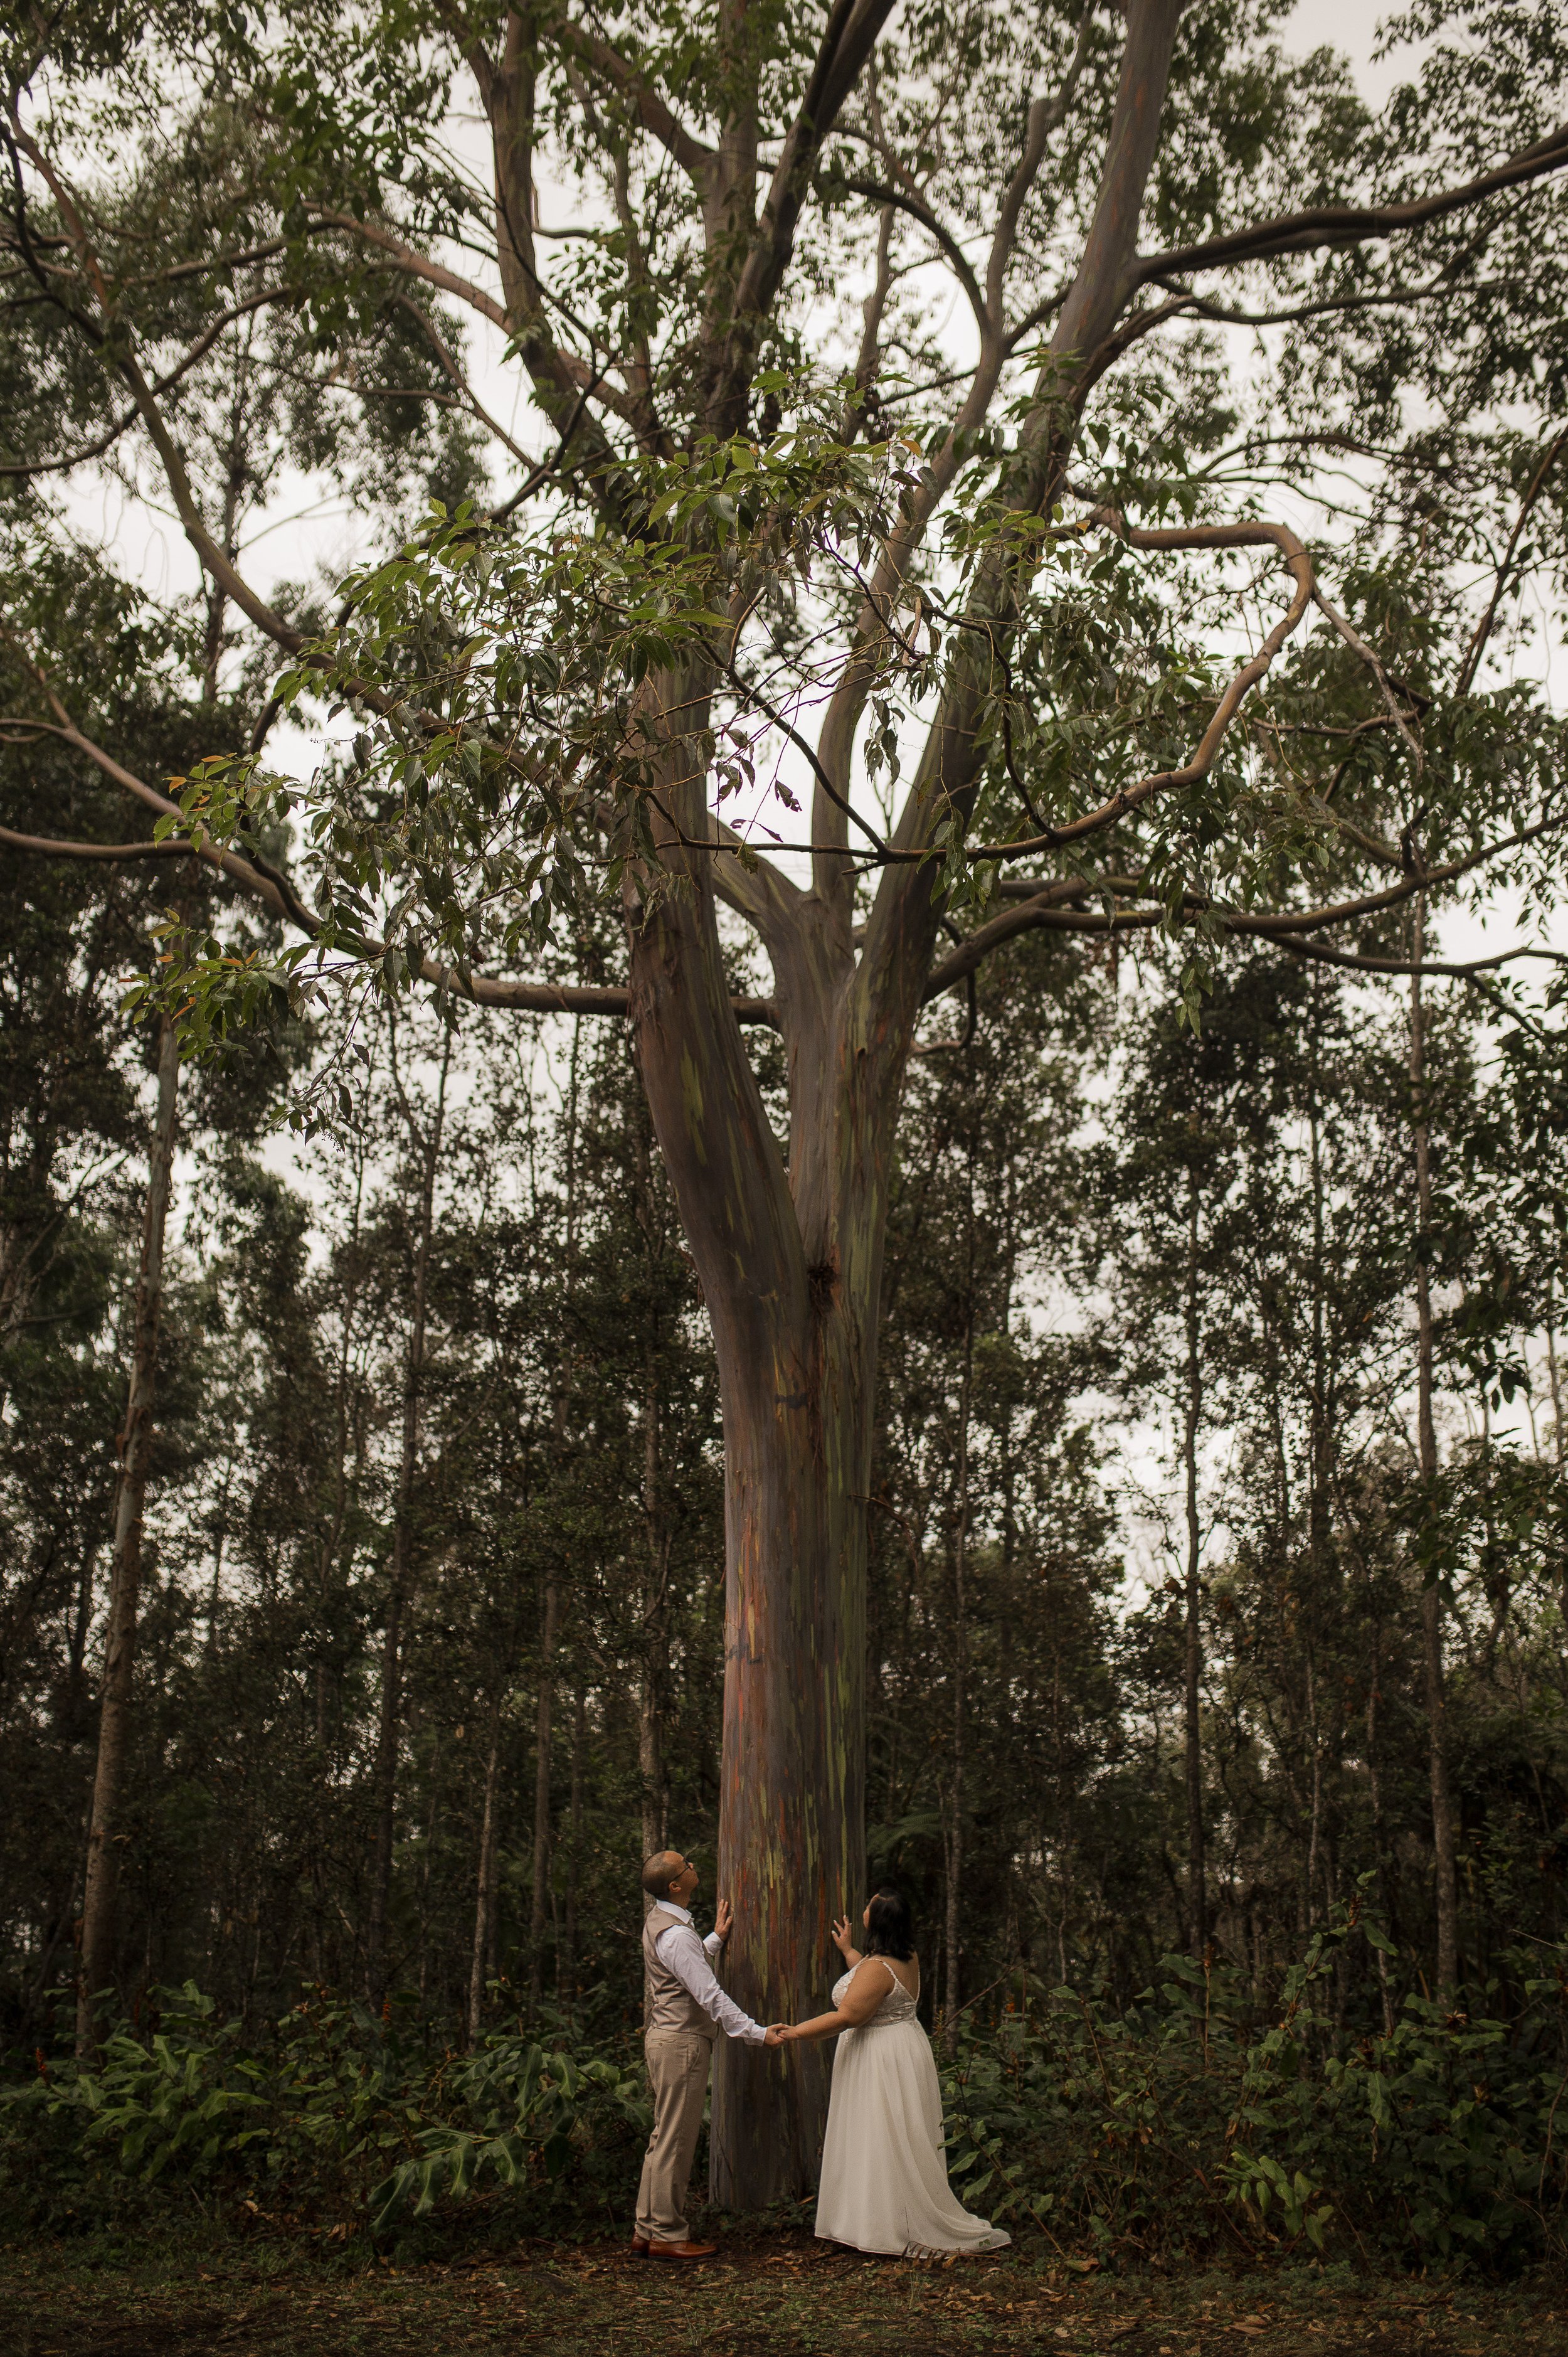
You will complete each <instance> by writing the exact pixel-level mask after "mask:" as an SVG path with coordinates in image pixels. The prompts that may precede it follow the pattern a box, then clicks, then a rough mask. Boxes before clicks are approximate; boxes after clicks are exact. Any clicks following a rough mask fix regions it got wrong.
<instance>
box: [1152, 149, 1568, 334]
mask: <svg viewBox="0 0 1568 2357" xmlns="http://www.w3.org/2000/svg"><path fill="white" fill-rule="evenodd" d="M1564 165H1568V124H1563V126H1562V128H1561V129H1559V130H1556V131H1553V132H1552V133H1551V134H1550V135H1548V136H1547V137H1546V138H1545V139H1541V140H1538V141H1537V142H1536V144H1535V145H1534V146H1533V147H1526V148H1524V149H1522V150H1521V151H1520V154H1519V155H1517V156H1509V159H1508V161H1507V162H1506V163H1503V164H1498V165H1497V166H1496V167H1494V168H1493V169H1492V170H1491V171H1489V172H1482V173H1480V174H1478V175H1477V178H1475V179H1473V180H1466V181H1465V182H1464V183H1463V184H1462V185H1461V186H1460V187H1459V188H1444V189H1443V190H1442V191H1441V192H1440V193H1439V194H1438V195H1437V196H1434V197H1418V198H1417V199H1415V200H1414V201H1413V202H1412V203H1410V204H1403V205H1313V206H1309V207H1308V208H1307V209H1306V210H1305V211H1303V212H1296V213H1281V214H1278V215H1277V216H1276V217H1275V218H1274V219H1273V221H1254V222H1252V223H1251V226H1250V227H1249V228H1246V229H1239V230H1232V231H1230V233H1229V234H1228V235H1227V236H1225V237H1215V238H1208V239H1206V240H1205V241H1204V242H1202V243H1200V244H1197V245H1183V246H1173V247H1171V248H1170V249H1169V250H1168V251H1167V252H1165V253H1145V254H1140V255H1138V257H1137V258H1136V260H1135V261H1134V263H1133V268H1132V271H1131V274H1130V275H1129V277H1128V280H1127V282H1126V292H1127V294H1129V295H1131V294H1132V293H1133V291H1134V289H1135V288H1137V287H1139V286H1144V285H1147V284H1148V282H1149V280H1150V279H1152V278H1162V277H1166V278H1168V277H1170V276H1172V275H1174V274H1176V272H1177V271H1184V270H1213V269H1217V268H1219V267H1221V266H1223V265H1224V264H1228V263H1238V262H1262V261H1266V260H1267V259H1269V258H1270V257H1271V256H1272V255H1275V254H1283V253H1311V252H1312V251H1313V249H1314V248H1315V247H1316V246H1319V245H1341V244H1344V245H1354V244H1359V243H1361V242H1363V241H1364V240H1366V239H1369V238H1378V237H1390V236H1392V235H1393V234H1395V233H1396V232H1397V231H1400V230H1410V229H1423V228H1424V227H1425V226H1426V224H1427V222H1429V221H1442V220H1443V219H1444V216H1445V215H1446V214H1448V213H1453V212H1458V211H1460V210H1462V209H1463V208H1464V207H1465V206H1466V205H1474V204H1479V203H1480V202H1481V201H1482V199H1484V198H1487V197H1490V196H1495V195H1496V194H1497V193H1498V190H1499V189H1502V188H1518V187H1519V186H1520V183H1521V182H1522V181H1526V180H1537V179H1541V178H1543V177H1544V175H1545V174H1546V173H1548V172H1555V171H1559V170H1561V169H1562V167H1563V166H1564Z"/></svg>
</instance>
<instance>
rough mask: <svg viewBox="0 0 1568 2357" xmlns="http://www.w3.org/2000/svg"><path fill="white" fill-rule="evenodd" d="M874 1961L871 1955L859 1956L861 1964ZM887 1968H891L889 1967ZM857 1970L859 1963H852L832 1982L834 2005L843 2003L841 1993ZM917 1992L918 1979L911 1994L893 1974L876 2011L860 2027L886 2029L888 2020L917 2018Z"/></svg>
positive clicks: (918, 1987) (918, 1989)
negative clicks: (891, 1980)
mask: <svg viewBox="0 0 1568 2357" xmlns="http://www.w3.org/2000/svg"><path fill="white" fill-rule="evenodd" d="M876 1961H877V1959H876V1958H875V1957H871V1956H863V1957H862V1958H861V1964H874V1963H875V1962H876ZM889 1969H890V1970H891V1967H889ZM859 1970H860V1964H852V1965H851V1966H850V1968H849V1970H848V1972H847V1973H843V1974H841V1975H840V1976H839V1978H838V1979H837V1980H836V1981H835V1982H834V1983H833V2003H834V2005H835V2006H837V2005H842V2004H843V1993H844V1991H845V1989H846V1988H848V1986H849V1985H850V1983H851V1981H852V1980H854V1976H855V1975H856V1973H857V1972H859ZM919 1994H920V1985H919V1982H918V1980H917V1982H916V1984H915V1994H914V1996H910V1994H909V1992H908V1989H907V1988H906V1987H905V1986H904V1984H903V1982H902V1981H901V1980H900V1979H899V1978H898V1976H897V1974H894V1976H893V1986H892V1987H891V1988H890V1989H889V1990H888V1992H887V1994H886V1996H885V1997H884V1998H883V2000H882V2002H881V2004H880V2005H879V2006H878V2007H877V2008H876V2011H875V2013H874V2014H873V2015H872V2017H871V2018H870V2020H869V2021H863V2022H862V2023H861V2025H860V2026H861V2028H862V2029H886V2027H887V2025H888V2023H889V2022H895V2021H913V2020H915V2019H916V2018H917V2017H916V2010H915V2008H916V2004H917V2001H918V1997H919Z"/></svg>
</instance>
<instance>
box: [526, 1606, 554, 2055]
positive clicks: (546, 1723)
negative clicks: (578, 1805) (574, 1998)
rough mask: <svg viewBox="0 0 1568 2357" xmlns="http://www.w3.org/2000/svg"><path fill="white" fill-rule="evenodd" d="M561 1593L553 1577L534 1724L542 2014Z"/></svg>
mask: <svg viewBox="0 0 1568 2357" xmlns="http://www.w3.org/2000/svg"><path fill="white" fill-rule="evenodd" d="M560 1602H561V1591H560V1588H559V1587H558V1586H557V1585H556V1581H555V1576H554V1574H553V1573H552V1574H551V1575H550V1577H548V1578H547V1579H546V1580H545V1583H544V1627H543V1630H542V1634H541V1638H540V1646H539V1702H538V1706H537V1708H536V1710H535V1714H534V1722H533V1893H532V1908H531V1910H530V1913H529V1923H528V2009H529V2012H530V2014H531V2015H533V2014H536V2013H537V2012H538V2011H539V1998H540V1991H541V1989H542V1985H543V1970H544V1914H545V1909H546V1906H547V1904H548V1901H549V1892H550V1720H551V1708H552V1705H553V1701H554V1698H555V1631H556V1623H557V1617H558V1614H559V1610H560Z"/></svg>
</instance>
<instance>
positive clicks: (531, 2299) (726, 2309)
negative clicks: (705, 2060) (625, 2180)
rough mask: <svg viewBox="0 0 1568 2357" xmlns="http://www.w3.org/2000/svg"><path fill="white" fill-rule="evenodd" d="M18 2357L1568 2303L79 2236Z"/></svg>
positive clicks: (1548, 2327)
mask: <svg viewBox="0 0 1568 2357" xmlns="http://www.w3.org/2000/svg"><path fill="white" fill-rule="evenodd" d="M0 2346H4V2347H5V2349H6V2350H7V2351H9V2352H14V2357H198V2352H202V2357H205V2352H209V2351H210V2350H214V2349H221V2350H222V2351H223V2352H226V2357H228V2352H231V2357H252V2352H253V2357H274V2353H275V2357H357V2352H360V2351H361V2350H365V2351H369V2350H377V2351H380V2352H385V2357H430V2352H442V2357H446V2352H458V2351H468V2350H476V2351H486V2350H492V2349H493V2350H502V2349H506V2350H531V2351H532V2350H537V2351H545V2352H552V2357H554V2352H559V2357H568V2352H577V2351H589V2350H595V2351H599V2350H602V2351H604V2352H609V2357H618V2352H637V2357H676V2352H680V2357H845V2352H850V2351H866V2352H887V2357H894V2352H897V2357H953V2352H967V2351H973V2352H990V2357H1021V2352H1026V2351H1027V2352H1036V2351H1037V2352H1052V2357H1101V2352H1111V2351H1115V2352H1117V2357H1167V2352H1168V2357H1237V2352H1240V2351H1241V2350H1242V2349H1244V2348H1256V2349H1258V2350H1261V2351H1263V2352H1267V2357H1491V2352H1497V2357H1516V2353H1517V2357H1568V2289H1565V2288H1564V2287H1563V2285H1562V2284H1561V2283H1559V2284H1557V2285H1556V2286H1555V2287H1553V2286H1552V2285H1549V2284H1545V2283H1529V2282H1526V2283H1521V2284H1520V2285H1517V2286H1515V2287H1512V2288H1511V2289H1509V2290H1508V2291H1506V2292H1499V2291H1496V2290H1487V2289H1484V2288H1482V2289H1477V2288H1473V2287H1457V2288H1455V2287H1444V2285H1443V2284H1441V2283H1437V2284H1434V2283H1415V2282H1411V2281H1409V2280H1405V2281H1398V2280H1393V2279H1387V2278H1384V2279H1377V2278H1361V2279H1356V2278H1353V2277H1352V2276H1351V2275H1350V2273H1349V2271H1348V2269H1345V2268H1337V2267H1328V2268H1326V2269H1325V2268H1320V2267H1309V2266H1299V2267H1280V2268H1277V2269H1275V2270H1274V2271H1273V2272H1272V2273H1269V2274H1257V2273H1251V2274H1249V2273H1240V2272H1239V2273H1236V2274H1225V2273H1221V2272H1219V2271H1214V2270H1208V2271H1202V2270H1197V2269H1191V2270H1187V2269H1183V2270H1177V2271H1175V2272H1174V2273H1171V2274H1158V2275H1156V2274H1154V2273H1151V2272H1150V2271H1147V2270H1140V2271H1138V2272H1135V2273H1130V2274H1124V2275H1112V2274H1110V2273H1102V2272H1091V2273H1090V2275H1088V2276H1081V2277H1078V2276H1071V2275H1069V2274H1068V2273H1066V2272H1065V2271H1064V2270H1063V2269H1062V2268H1061V2267H1059V2266H1055V2265H1054V2264H1053V2263H1052V2260H1051V2256H1050V2254H1049V2252H1048V2249H1046V2248H1043V2247H1042V2245H1041V2244H1040V2242H1039V2240H1038V2238H1037V2237H1032V2238H1029V2239H1027V2240H1025V2241H1022V2242H1021V2243H1020V2244H1018V2245H1017V2246H1015V2248H1014V2249H1012V2250H1009V2251H1004V2252H1002V2253H999V2254H997V2255H994V2256H993V2257H989V2258H985V2259H979V2260H969V2261H962V2262H959V2263H957V2264H953V2265H949V2266H929V2265H918V2264H911V2263H909V2262H907V2261H902V2260H867V2259H865V2258H862V2257H860V2256H858V2255H854V2254H851V2253H844V2252H839V2251H835V2250H832V2249H830V2248H828V2247H827V2246H826V2245H823V2244H816V2243H814V2242H812V2241H811V2239H810V2238H809V2237H807V2236H806V2235H804V2234H803V2233H801V2232H800V2229H798V2228H797V2229H792V2230H786V2231H782V2232H776V2233H768V2234H759V2233H747V2232H745V2231H737V2232H736V2233H732V2234H731V2235H729V2236H727V2237H726V2238H725V2241H724V2242H723V2244H722V2246H721V2251H720V2255H719V2256H718V2258H717V2259H716V2260H714V2261H712V2262H710V2263H709V2264H707V2265H706V2266H702V2267H698V2268H683V2269H681V2270H679V2271H677V2270H675V2269H673V2268H669V2267H661V2266H651V2265H650V2263H649V2262H647V2261H639V2260H636V2259H634V2258H632V2257H631V2256H630V2255H629V2254H628V2252H627V2250H626V2249H625V2247H624V2245H622V2244H618V2243H617V2244H606V2243H599V2244H577V2245H573V2246H564V2245H560V2244H555V2245H551V2244H532V2245H527V2244H525V2245H521V2246H519V2245H517V2244H511V2245H510V2246H505V2247H499V2246H498V2247H496V2248H493V2249H491V2248H476V2249H473V2250H471V2251H470V2252H469V2253H468V2255H467V2257H466V2258H464V2259H462V2260H460V2261H455V2260H453V2259H452V2258H451V2257H447V2258H445V2259H441V2260H432V2261H429V2262H427V2263H425V2264H423V2265H419V2266H404V2267H398V2266H392V2265H391V2264H390V2263H381V2264H372V2265H370V2266H366V2265H364V2264H362V2263H357V2262H353V2261H351V2260H350V2259H349V2257H348V2256H346V2255H345V2256H343V2257H341V2258H339V2259H338V2260H337V2261H336V2262H333V2261H330V2260H328V2261H324V2260H323V2259H322V2258H321V2257H320V2256H307V2255H305V2254H303V2253H302V2250H301V2247H300V2245H299V2244H298V2243H297V2242H295V2243H292V2244H285V2243H272V2242H267V2241H265V2240H263V2239H261V2238H259V2237H252V2239H251V2241H250V2242H249V2243H247V2244H236V2243H234V2242H233V2241H232V2240H231V2239H230V2240H224V2239H222V2238H214V2239H210V2240H209V2243H208V2244H206V2245H205V2246H203V2245H201V2244H197V2243H195V2242H194V2241H193V2240H190V2239H188V2240H187V2242H186V2243H185V2244H170V2245H168V2246H167V2247H166V2248H163V2249H161V2250H160V2249H156V2248H151V2249H149V2247H148V2246H147V2245H145V2244H140V2245H136V2246H133V2245H129V2244H114V2243H113V2242H111V2241H107V2240H105V2241H102V2242H100V2243H98V2244H91V2245H88V2244H84V2243H83V2241H81V2239H80V2238H79V2239H77V2240H75V2241H72V2242H70V2243H63V2244H31V2245H29V2246H28V2247H27V2249H25V2250H19V2251H16V2252H15V2253H13V2254H12V2255H10V2257H9V2259H8V2260H5V2259H4V2258H0Z"/></svg>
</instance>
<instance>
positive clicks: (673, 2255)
mask: <svg viewBox="0 0 1568 2357" xmlns="http://www.w3.org/2000/svg"><path fill="white" fill-rule="evenodd" d="M717 2249H718V2244H716V2243H650V2244H649V2246H648V2255H649V2257H650V2259H711V2258H712V2257H713V2255H714V2252H715V2251H716V2250H717Z"/></svg>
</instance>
